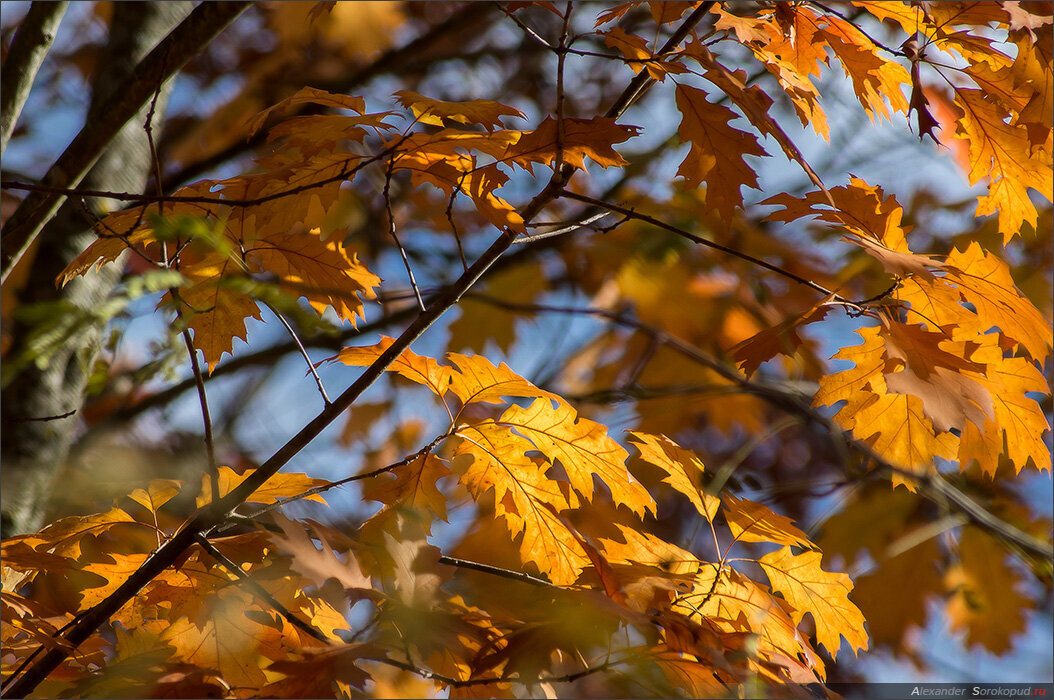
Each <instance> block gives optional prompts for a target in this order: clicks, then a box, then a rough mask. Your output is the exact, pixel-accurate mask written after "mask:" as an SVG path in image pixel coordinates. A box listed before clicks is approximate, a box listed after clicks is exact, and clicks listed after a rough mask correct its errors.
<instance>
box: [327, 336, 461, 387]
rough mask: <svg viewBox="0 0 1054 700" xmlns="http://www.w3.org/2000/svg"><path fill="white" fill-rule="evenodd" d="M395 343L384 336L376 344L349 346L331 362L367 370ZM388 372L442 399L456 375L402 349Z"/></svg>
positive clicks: (447, 368)
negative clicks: (366, 368) (430, 391)
mask: <svg viewBox="0 0 1054 700" xmlns="http://www.w3.org/2000/svg"><path fill="white" fill-rule="evenodd" d="M393 342H395V341H394V339H392V338H389V337H388V336H382V337H381V340H380V342H378V343H377V344H376V345H370V346H348V347H346V348H344V349H342V350H341V351H340V352H339V353H337V355H336V357H334V358H332V359H333V360H335V361H339V362H343V363H344V364H346V365H350V366H352V367H368V366H370V365H372V364H373V363H374V362H376V361H377V358H379V357H380V356H381V354H383V353H384V351H385V350H387V349H388V348H389V347H391V345H392V343H393ZM388 371H389V372H395V373H396V374H398V375H399V376H401V377H403V378H405V379H409V380H410V381H411V382H414V383H416V384H422V385H424V386H427V387H428V388H429V389H431V390H432V391H433V392H434V393H435V394H436V395H437V396H439V397H442V396H443V395H444V394H445V393H446V392H447V391H448V390H449V388H450V382H451V377H452V374H453V373H452V371H451V368H449V367H445V366H443V365H440V364H439V363H438V362H436V361H435V360H433V359H432V358H430V357H422V356H421V355H418V354H417V353H415V352H413V351H412V350H410V349H409V348H407V349H406V350H403V351H402V353H400V355H399V356H398V357H397V358H395V360H394V361H393V362H392V363H391V364H390V365H388Z"/></svg>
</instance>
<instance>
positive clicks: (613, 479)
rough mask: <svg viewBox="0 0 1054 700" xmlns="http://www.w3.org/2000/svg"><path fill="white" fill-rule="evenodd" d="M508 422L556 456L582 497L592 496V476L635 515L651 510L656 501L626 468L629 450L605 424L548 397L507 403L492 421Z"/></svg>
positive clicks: (552, 459) (548, 455)
mask: <svg viewBox="0 0 1054 700" xmlns="http://www.w3.org/2000/svg"><path fill="white" fill-rule="evenodd" d="M497 423H498V424H500V425H504V426H508V427H510V428H513V429H515V430H516V432H518V433H519V434H521V435H523V436H524V437H526V438H527V439H528V440H530V441H531V443H533V444H534V446H535V448H537V449H538V450H539V451H540V452H541V453H542V454H543V455H545V457H546V459H548V460H549V461H550V462H551V463H553V464H555V463H557V462H559V463H560V464H561V465H562V466H563V468H564V471H565V472H566V473H567V478H568V480H569V481H570V483H571V485H572V486H573V487H574V488H575V490H576V491H578V493H580V494H581V495H582V496H583V497H584V498H585V499H586V500H592V498H593V477H594V476H595V477H597V478H599V479H600V480H601V481H602V482H603V483H604V484H605V485H606V486H607V487H608V489H609V490H610V491H611V496H612V498H613V499H614V501H615V504H616V505H625V506H628V507H629V509H630V510H631V511H633V512H634V513H636V514H637V515H639V516H642V517H643V516H644V514H645V513H647V512H648V511H651V512H652V513H654V512H655V501H654V500H653V499H652V497H651V495H650V494H649V493H648V492H647V490H645V488H644V487H643V486H641V485H640V484H639V483H638V482H636V481H634V480H633V479H632V477H631V476H630V474H629V471H628V470H627V469H626V457H627V456H628V453H627V452H626V450H625V449H623V448H622V446H621V445H619V444H618V443H617V442H615V441H614V440H612V439H611V438H610V437H608V435H607V428H605V427H604V426H602V425H600V424H599V423H594V422H593V421H591V420H589V419H587V418H582V417H580V416H579V415H578V414H577V413H576V412H575V410H574V409H573V408H571V406H570V405H569V404H567V403H565V402H563V401H560V402H559V403H558V404H557V407H556V408H555V409H554V408H553V407H552V403H551V402H550V400H549V399H547V398H542V399H536V400H535V401H534V402H533V403H531V405H530V406H528V407H527V408H525V409H524V408H520V407H519V406H510V407H509V408H508V410H506V411H505V413H504V414H502V416H501V418H499V419H498V421H497Z"/></svg>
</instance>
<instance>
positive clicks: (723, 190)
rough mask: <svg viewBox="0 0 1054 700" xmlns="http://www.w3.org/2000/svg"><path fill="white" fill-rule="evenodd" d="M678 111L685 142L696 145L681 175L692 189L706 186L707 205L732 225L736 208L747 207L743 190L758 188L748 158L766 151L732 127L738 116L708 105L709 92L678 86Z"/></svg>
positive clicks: (682, 167)
mask: <svg viewBox="0 0 1054 700" xmlns="http://www.w3.org/2000/svg"><path fill="white" fill-rule="evenodd" d="M676 94H677V109H679V110H680V112H681V126H680V128H679V130H678V132H679V133H680V135H681V139H682V140H684V141H687V142H689V143H691V144H692V147H691V150H690V151H689V152H688V156H687V157H686V158H685V159H684V162H682V163H681V167H680V168H678V170H677V174H678V175H681V176H683V177H684V178H685V181H686V182H687V184H688V185H689V186H690V187H696V186H698V185H699V184H701V183H704V182H705V183H706V202H707V205H708V206H709V207H711V208H713V209H714V210H715V211H716V212H717V213H718V214H719V215H720V216H721V218H722V219H724V220H725V221H726V222H731V221H732V219H733V217H734V216H735V209H736V207H742V206H743V196H742V194H741V193H740V189H741V188H742V187H743V186H744V185H746V186H747V187H752V188H754V189H757V187H758V176H757V173H756V172H754V170H753V169H752V168H751V167H750V166H748V165H747V163H746V161H745V160H744V158H743V157H744V156H745V155H752V156H764V155H767V154H766V153H765V150H764V149H762V148H761V146H759V145H758V142H757V139H756V138H755V137H754V136H753V135H752V134H748V133H746V132H743V131H739V130H738V129H734V128H732V127H730V126H729V125H728V122H729V121H731V120H732V119H734V118H735V117H736V114H735V113H734V112H732V111H731V110H730V109H728V108H727V107H724V106H722V105H718V104H714V103H712V102H708V101H707V99H706V93H705V92H703V91H702V90H699V89H698V88H693V87H688V86H686V85H678V86H677V91H676Z"/></svg>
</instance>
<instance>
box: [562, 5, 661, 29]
mask: <svg viewBox="0 0 1054 700" xmlns="http://www.w3.org/2000/svg"><path fill="white" fill-rule="evenodd" d="M643 1H644V0H631V1H630V2H623V3H620V4H618V5H615V6H614V7H611V8H609V9H607V10H604V11H603V12H601V13H600V14H599V15H597V21H596V23H595V24H594V25H593V27H594V28H596V27H599V26H600V25H602V24H607V23H608V22H614V21H615V20H617V19H619V18H620V17H622V16H623V15H625V14H626V13H627V12H629V11H630V10H632V9H633V8H634V7H637V6H638V5H640V4H642V3H643ZM562 16H563V15H561V17H562Z"/></svg>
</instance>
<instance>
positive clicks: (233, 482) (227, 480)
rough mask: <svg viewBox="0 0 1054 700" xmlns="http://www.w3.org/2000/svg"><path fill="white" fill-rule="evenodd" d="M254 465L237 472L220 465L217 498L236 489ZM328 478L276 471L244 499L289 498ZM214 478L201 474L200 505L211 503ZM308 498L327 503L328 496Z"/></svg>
mask: <svg viewBox="0 0 1054 700" xmlns="http://www.w3.org/2000/svg"><path fill="white" fill-rule="evenodd" d="M254 471H256V470H255V469H247V470H245V471H244V472H242V473H241V474H239V473H237V472H235V471H234V470H233V469H231V468H230V467H220V468H219V493H218V494H217V495H216V496H215V498H223V497H224V496H226V495H227V494H228V493H230V492H231V491H233V490H234V489H235V488H236V487H237V486H238V484H240V483H242V482H243V481H245V480H246V479H248V478H249V477H250V476H251V475H252V473H253V472H254ZM328 483H329V482H328V481H326V480H325V479H313V478H311V477H309V476H307V475H306V474H285V473H282V474H275V475H274V476H272V477H271V478H270V479H268V480H267V481H266V482H264V484H263V485H262V486H260V487H259V488H258V489H256V490H255V491H253V492H252V494H251V495H250V496H249V497H248V498H246V499H245V501H246V503H262V504H264V505H267V504H269V503H275V502H276V501H278V500H279V499H281V498H289V497H290V496H299V495H301V494H303V493H304V492H305V491H307V490H309V489H312V488H314V487H316V486H323V485H325V484H328ZM213 498H214V497H213V494H212V480H211V479H210V478H209V476H208V475H207V474H205V475H202V477H201V492H200V493H199V494H198V497H197V499H196V501H195V502H196V503H197V506H198V507H199V508H201V507H203V506H206V505H208V504H209V503H212V501H213ZM305 500H308V501H316V502H318V503H325V502H326V500H325V499H324V498H322V496H321V495H320V494H317V493H313V494H311V495H310V496H307V497H306V498H305Z"/></svg>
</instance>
